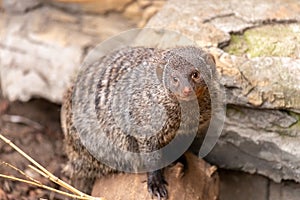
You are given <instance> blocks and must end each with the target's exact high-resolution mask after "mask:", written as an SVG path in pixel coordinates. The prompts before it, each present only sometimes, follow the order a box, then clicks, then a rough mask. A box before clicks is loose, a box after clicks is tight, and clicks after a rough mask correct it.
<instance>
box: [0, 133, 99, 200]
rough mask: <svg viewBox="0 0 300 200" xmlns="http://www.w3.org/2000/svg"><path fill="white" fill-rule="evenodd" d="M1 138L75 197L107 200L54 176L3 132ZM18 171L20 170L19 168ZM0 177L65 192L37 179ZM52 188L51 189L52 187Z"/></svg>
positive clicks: (87, 199) (32, 167) (39, 170)
mask: <svg viewBox="0 0 300 200" xmlns="http://www.w3.org/2000/svg"><path fill="white" fill-rule="evenodd" d="M0 139H1V140H3V141H4V142H5V143H7V144H8V145H10V146H11V147H12V148H13V149H15V150H16V151H17V152H18V153H20V154H21V155H22V156H23V157H24V158H26V159H27V160H28V161H30V162H31V163H32V164H33V165H34V166H35V167H34V166H32V165H30V166H29V167H30V168H31V169H33V170H35V171H36V172H38V173H40V174H41V175H43V176H45V177H47V178H48V179H49V180H51V181H52V182H54V183H56V184H58V185H60V186H61V187H63V188H65V189H67V190H69V191H71V192H72V193H73V194H69V193H66V194H68V195H69V196H70V195H73V196H74V198H78V199H86V200H105V199H104V198H101V197H92V196H90V195H87V194H85V193H83V192H81V191H79V190H77V189H76V188H74V187H73V186H71V185H69V184H67V183H66V182H64V181H62V180H60V179H59V178H58V177H56V176H54V175H53V174H51V173H50V172H49V171H48V170H46V169H45V168H44V167H43V166H41V165H40V164H39V163H37V162H36V161H35V160H34V159H33V158H31V157H30V156H29V155H27V154H26V153H25V152H23V151H22V150H21V149H20V148H19V147H17V146H16V145H15V144H14V143H12V142H11V141H10V140H9V139H7V138H6V137H4V136H3V135H2V134H0ZM17 171H18V170H17ZM0 177H4V178H9V179H11V180H16V181H20V182H25V183H28V184H32V185H35V186H38V187H42V188H45V189H48V190H51V191H55V192H58V191H59V192H58V193H60V194H62V193H65V192H63V191H60V190H56V189H54V188H51V187H48V186H45V185H42V184H40V183H38V182H36V181H28V180H24V179H20V178H16V177H13V176H7V175H3V174H0ZM50 188H51V189H50Z"/></svg>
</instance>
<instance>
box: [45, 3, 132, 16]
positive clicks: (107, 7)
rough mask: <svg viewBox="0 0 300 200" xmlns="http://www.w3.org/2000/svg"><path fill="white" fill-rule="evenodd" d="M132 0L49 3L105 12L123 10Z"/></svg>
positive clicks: (83, 10) (95, 12)
mask: <svg viewBox="0 0 300 200" xmlns="http://www.w3.org/2000/svg"><path fill="white" fill-rule="evenodd" d="M130 2H132V0H105V1H95V0H92V1H86V0H50V2H49V3H51V4H52V5H55V6H58V7H60V8H64V9H66V10H69V11H72V12H84V13H94V14H105V13H108V12H111V11H114V12H121V11H123V10H124V9H125V7H126V6H127V4H129V3H130Z"/></svg>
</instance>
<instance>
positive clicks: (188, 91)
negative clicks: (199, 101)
mask: <svg viewBox="0 0 300 200" xmlns="http://www.w3.org/2000/svg"><path fill="white" fill-rule="evenodd" d="M182 92H183V94H184V95H185V96H189V95H190V94H191V93H192V89H191V88H190V87H184V88H183V91H182Z"/></svg>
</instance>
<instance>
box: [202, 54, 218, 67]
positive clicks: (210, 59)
mask: <svg viewBox="0 0 300 200" xmlns="http://www.w3.org/2000/svg"><path fill="white" fill-rule="evenodd" d="M205 57H206V61H207V62H208V64H214V65H215V64H216V60H215V57H214V56H213V55H212V54H210V53H208V54H206V56H205Z"/></svg>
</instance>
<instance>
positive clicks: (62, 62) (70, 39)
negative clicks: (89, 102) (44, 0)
mask: <svg viewBox="0 0 300 200" xmlns="http://www.w3.org/2000/svg"><path fill="white" fill-rule="evenodd" d="M0 15H1V17H0V38H1V39H0V44H1V45H0V52H1V53H0V66H1V68H0V77H1V87H2V92H3V94H4V95H5V96H6V97H7V98H8V99H9V100H11V101H14V100H22V101H27V100H29V99H30V98H32V97H33V96H35V97H43V98H46V99H48V100H50V101H52V102H61V99H62V94H63V91H64V90H65V89H66V87H67V86H68V84H70V80H71V78H72V76H74V73H76V71H77V70H78V69H79V67H80V64H81V62H82V60H83V58H84V56H85V55H86V53H87V51H88V50H89V49H90V48H92V47H94V46H95V45H97V44H98V43H100V42H101V41H103V40H104V39H106V38H108V37H109V36H111V35H114V34H117V33H119V32H120V31H122V30H126V29H128V28H129V27H133V24H132V23H130V22H129V21H126V20H124V19H122V18H121V17H120V16H118V15H108V16H105V17H101V16H91V15H72V14H69V13H65V12H63V11H60V10H57V9H55V8H49V7H42V8H39V9H36V10H33V11H31V12H28V13H26V14H24V15H11V16H9V17H8V15H7V14H5V13H0Z"/></svg>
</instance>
